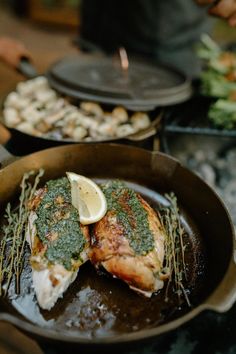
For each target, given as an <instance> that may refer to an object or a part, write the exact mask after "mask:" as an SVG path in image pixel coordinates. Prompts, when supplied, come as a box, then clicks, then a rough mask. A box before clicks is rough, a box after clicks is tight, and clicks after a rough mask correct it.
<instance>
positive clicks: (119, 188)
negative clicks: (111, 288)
mask: <svg viewBox="0 0 236 354" xmlns="http://www.w3.org/2000/svg"><path fill="white" fill-rule="evenodd" d="M102 190H103V192H104V194H105V196H106V198H107V202H108V211H107V213H106V215H105V216H104V217H103V219H101V220H100V221H99V222H97V223H96V224H95V226H94V228H93V231H92V235H91V252H90V259H91V261H92V263H93V264H94V265H95V266H96V267H100V266H102V267H103V268H105V269H106V270H107V271H108V272H109V273H111V274H112V275H113V276H114V277H117V278H120V279H122V280H123V281H125V282H126V283H127V284H128V285H129V287H130V288H132V289H133V290H135V291H137V292H140V293H142V294H143V295H145V296H147V297H150V296H151V295H152V293H153V292H156V291H157V290H159V289H161V288H162V287H163V279H164V276H162V267H163V261H164V243H165V232H164V228H163V226H162V224H161V222H160V220H159V217H158V214H157V213H156V212H155V211H154V210H153V209H152V208H151V207H150V205H149V204H148V203H147V202H146V201H145V200H144V199H143V198H142V197H141V196H140V195H139V194H138V193H135V192H134V191H133V190H131V189H129V188H128V187H127V186H126V185H125V184H124V183H122V182H120V181H111V182H108V183H107V184H104V185H103V186H102Z"/></svg>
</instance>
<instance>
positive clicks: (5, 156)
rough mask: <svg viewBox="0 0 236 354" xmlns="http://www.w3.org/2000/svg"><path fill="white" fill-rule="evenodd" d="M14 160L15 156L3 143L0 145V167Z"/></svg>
mask: <svg viewBox="0 0 236 354" xmlns="http://www.w3.org/2000/svg"><path fill="white" fill-rule="evenodd" d="M14 160H16V156H14V155H12V154H11V153H10V152H9V151H7V149H6V148H5V147H4V146H3V145H0V168H3V167H5V166H7V165H9V163H11V162H13V161H14Z"/></svg>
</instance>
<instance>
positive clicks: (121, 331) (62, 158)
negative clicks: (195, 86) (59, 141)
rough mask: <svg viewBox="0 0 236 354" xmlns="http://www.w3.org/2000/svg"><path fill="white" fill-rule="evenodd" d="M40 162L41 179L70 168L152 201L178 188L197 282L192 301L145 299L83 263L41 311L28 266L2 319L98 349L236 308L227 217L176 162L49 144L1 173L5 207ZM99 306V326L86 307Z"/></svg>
mask: <svg viewBox="0 0 236 354" xmlns="http://www.w3.org/2000/svg"><path fill="white" fill-rule="evenodd" d="M2 151H3V150H2ZM4 153H5V151H4ZM5 157H6V155H5ZM39 168H44V169H45V176H44V180H43V181H42V182H45V181H46V180H48V179H53V178H57V177H60V176H62V175H63V174H64V173H65V172H66V171H74V172H76V173H79V174H82V175H86V176H89V177H90V178H93V179H95V180H97V181H101V180H109V179H114V178H119V179H122V180H125V181H126V182H128V183H129V184H130V185H131V186H132V187H133V189H135V190H136V191H138V192H140V193H141V195H143V196H144V198H145V199H146V200H148V201H149V202H150V204H151V205H153V206H155V205H157V204H162V203H164V199H165V198H164V194H165V193H166V192H170V191H173V192H174V193H175V194H176V196H177V198H178V201H179V204H180V206H181V217H182V223H183V225H184V227H185V230H186V231H187V234H188V236H189V245H190V249H191V257H189V272H190V274H191V275H192V277H191V279H193V280H194V281H193V283H192V284H191V286H190V288H191V296H190V298H191V303H192V307H188V306H185V305H183V306H182V305H181V306H180V308H179V307H178V306H176V304H174V305H173V303H171V302H170V303H169V304H168V303H167V304H166V303H164V302H163V296H162V295H161V293H158V294H156V295H155V296H153V297H152V298H151V299H150V300H146V299H143V298H140V297H139V296H138V295H136V294H133V293H132V292H130V290H129V289H127V287H126V286H125V285H122V284H120V283H119V281H118V280H116V279H110V278H106V277H97V275H96V272H94V271H93V270H92V269H91V268H90V266H89V265H85V266H84V267H83V268H82V269H81V271H80V277H79V278H78V282H77V281H76V282H75V283H74V284H73V285H72V286H71V287H70V289H69V290H68V292H67V293H66V294H65V296H64V298H63V299H62V300H60V301H59V303H58V304H57V305H56V307H55V309H54V310H53V311H52V312H42V311H39V309H38V308H37V306H35V302H34V299H33V297H32V292H30V290H29V289H30V282H29V276H27V274H28V273H27V267H26V268H25V273H23V277H22V279H23V283H22V287H23V289H26V294H25V297H24V296H22V295H21V297H20V298H17V297H14V296H9V297H8V298H7V299H3V298H1V299H0V309H1V313H0V320H3V321H7V322H10V323H12V324H13V325H15V326H17V327H18V328H20V329H21V330H22V331H25V332H27V333H28V334H29V335H30V336H32V337H34V338H37V339H38V340H40V341H43V340H44V341H45V340H47V341H49V342H51V343H54V344H57V345H59V346H63V345H66V346H69V345H71V346H73V347H81V348H82V347H84V348H87V349H88V348H90V349H94V348H95V347H96V346H102V347H104V348H108V347H110V346H113V347H114V345H126V344H127V343H136V342H138V341H141V340H142V341H143V340H149V339H150V338H153V337H156V336H158V335H160V334H163V333H166V332H168V331H171V330H173V329H175V328H177V327H179V326H181V325H182V324H184V323H186V322H187V321H189V320H191V319H192V318H193V317H195V316H196V315H198V314H199V313H200V312H202V311H204V310H207V309H208V310H214V311H218V312H224V311H227V310H228V309H229V308H230V307H231V306H232V304H233V303H234V301H235V299H236V265H235V263H234V228H233V225H232V222H231V219H230V216H229V214H228V212H227V210H226V208H225V206H224V204H223V202H222V201H221V200H220V199H219V197H218V196H217V195H216V193H215V192H214V191H213V190H212V189H211V188H210V187H209V186H208V185H207V184H206V183H205V182H204V181H203V180H202V179H200V178H199V177H198V176H196V175H195V174H193V173H192V172H190V171H189V170H188V169H186V168H185V167H183V166H181V164H180V163H179V162H178V161H177V160H175V159H173V158H172V157H170V156H167V155H165V154H162V153H157V152H155V153H152V152H149V151H146V150H143V149H139V148H135V147H130V146H122V145H116V144H89V145H88V144H74V145H67V146H62V147H56V148H51V149H48V150H44V151H41V152H38V153H35V154H32V155H29V156H26V157H24V158H22V159H19V160H17V161H15V162H13V163H11V164H9V165H8V166H6V167H4V168H3V169H2V170H1V171H0V200H1V213H3V210H4V207H5V205H6V203H7V202H8V201H13V200H14V199H15V198H16V195H17V193H18V192H19V183H20V180H21V178H22V176H23V174H24V173H25V172H26V171H29V170H32V169H35V170H37V169H39ZM12 176H14V178H13V177H12ZM190 258H191V259H190ZM190 265H191V267H190ZM124 299H125V301H124ZM102 305H103V306H102ZM84 306H85V307H86V311H85V312H84V310H83V309H84ZM99 306H100V307H99ZM101 306H102V308H103V310H101ZM94 308H96V309H99V308H100V310H99V311H98V312H95V317H94V321H95V324H94V322H93V321H92V322H91V321H90V320H89V319H91V318H90V317H89V316H91V313H90V315H89V310H91V309H94ZM106 315H107V316H106ZM81 318H83V319H84V327H83V328H81V327H80V325H78V322H77V324H76V320H77V321H79V323H80V324H81ZM86 319H87V320H88V322H87V324H86V321H85V320H86ZM96 320H98V322H96ZM68 321H69V322H68ZM99 321H100V322H99ZM91 325H92V328H91ZM86 326H87V327H86ZM94 326H95V327H94ZM96 326H97V327H96Z"/></svg>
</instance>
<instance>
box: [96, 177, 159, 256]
mask: <svg viewBox="0 0 236 354" xmlns="http://www.w3.org/2000/svg"><path fill="white" fill-rule="evenodd" d="M101 188H102V191H103V193H104V195H105V197H106V200H107V207H108V211H111V212H114V214H115V215H116V218H117V222H118V223H120V224H121V225H122V227H123V230H124V231H123V232H124V235H125V236H126V237H127V239H128V241H129V244H130V246H131V248H132V249H133V250H134V252H135V253H136V254H138V255H145V254H147V253H148V252H150V251H151V250H153V248H154V236H153V233H152V231H151V230H150V226H149V221H148V213H147V211H146V210H145V209H144V207H143V205H142V203H141V201H140V199H139V197H138V195H137V193H136V192H135V191H133V190H132V189H129V188H128V187H127V186H126V185H125V184H124V183H123V182H121V181H118V180H116V181H111V182H108V183H106V184H103V185H101Z"/></svg>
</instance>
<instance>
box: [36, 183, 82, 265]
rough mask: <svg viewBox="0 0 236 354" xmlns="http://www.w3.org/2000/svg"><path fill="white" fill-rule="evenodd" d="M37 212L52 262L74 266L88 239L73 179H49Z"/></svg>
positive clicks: (41, 238) (46, 254) (38, 230)
mask: <svg viewBox="0 0 236 354" xmlns="http://www.w3.org/2000/svg"><path fill="white" fill-rule="evenodd" d="M45 187H46V193H45V194H44V196H43V198H42V200H41V202H40V204H39V206H38V208H37V210H36V214H37V216H38V218H37V219H36V221H35V223H36V227H37V232H38V236H39V238H40V240H41V241H42V242H43V244H46V245H47V251H46V253H45V256H46V258H47V259H48V261H49V262H52V263H59V264H62V265H63V266H64V267H65V268H66V269H67V270H71V268H72V263H71V261H72V259H75V260H77V259H79V258H80V254H81V252H82V251H83V249H84V247H85V244H86V240H85V238H84V235H83V233H82V230H81V226H80V222H79V214H78V211H77V209H76V208H75V207H74V206H73V205H72V204H71V189H70V182H69V181H68V179H67V178H66V177H63V178H60V179H56V180H50V181H48V182H47V183H46V186H45Z"/></svg>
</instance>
